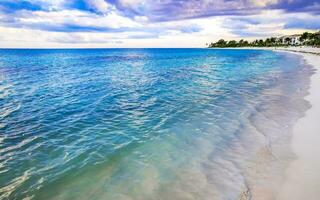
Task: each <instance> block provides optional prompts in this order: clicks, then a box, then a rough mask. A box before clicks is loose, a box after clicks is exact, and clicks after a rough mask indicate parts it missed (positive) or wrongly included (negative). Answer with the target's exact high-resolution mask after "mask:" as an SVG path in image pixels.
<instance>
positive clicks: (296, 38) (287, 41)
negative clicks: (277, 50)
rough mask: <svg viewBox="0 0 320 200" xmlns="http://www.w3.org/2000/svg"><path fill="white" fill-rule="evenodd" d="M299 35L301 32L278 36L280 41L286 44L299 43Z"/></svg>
mask: <svg viewBox="0 0 320 200" xmlns="http://www.w3.org/2000/svg"><path fill="white" fill-rule="evenodd" d="M300 36H301V34H295V35H286V36H282V37H280V38H279V40H280V42H281V43H282V44H288V45H300V44H301V42H300V40H299V39H300ZM287 38H289V39H287Z"/></svg>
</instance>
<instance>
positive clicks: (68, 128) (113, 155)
mask: <svg viewBox="0 0 320 200" xmlns="http://www.w3.org/2000/svg"><path fill="white" fill-rule="evenodd" d="M0 51H1V52H2V53H1V54H0V55H1V56H0V60H1V62H2V63H4V64H3V65H1V66H0V71H1V72H2V74H3V75H2V76H1V79H0V80H1V85H0V95H1V96H0V102H1V105H0V106H1V111H0V119H1V121H0V130H1V133H0V163H1V164H0V176H1V179H0V198H4V199H6V198H7V199H24V198H27V199H28V198H29V199H89V198H95V199H132V200H134V199H139V200H141V199H212V198H214V199H240V198H247V197H254V196H255V195H256V191H257V190H259V191H264V190H268V191H272V192H275V191H276V188H273V187H272V186H273V185H277V184H275V183H278V182H280V181H281V180H280V178H276V177H281V176H280V172H281V169H283V168H284V166H285V165H286V161H288V160H290V159H291V158H292V153H291V152H290V148H289V145H288V141H289V139H290V127H291V126H292V124H293V123H294V122H295V120H297V119H298V118H299V117H301V116H302V115H303V113H304V111H305V110H306V109H307V108H308V106H309V105H308V103H307V102H306V101H304V100H303V99H302V97H303V96H304V95H306V94H305V91H306V88H307V87H308V80H309V79H308V77H309V76H310V75H311V73H312V71H311V70H310V68H308V67H306V66H304V64H303V63H301V61H300V58H298V57H294V56H290V55H288V54H283V53H275V52H271V51H259V50H251V51H248V50H243V51H235V50H206V49H172V50H170V49H105V50H50V53H48V52H47V51H45V52H42V51H41V50H14V51H13V52H12V51H11V52H10V53H6V51H5V50H0ZM24 51H28V53H27V54H24V53H25V52H24ZM18 57H19V59H18V60H17V58H18ZM12 60H15V62H11V61H12ZM4 66H5V67H4ZM2 83H3V84H2ZM4 83H5V84H4ZM7 83H12V84H11V85H10V84H7ZM275 160H283V162H279V163H278V162H274V161H275ZM265 166H270V169H266V167H265ZM266 177H269V178H266ZM268 181H270V182H274V183H273V184H266V183H267V182H268ZM266 185H271V186H270V187H269V186H268V187H266ZM72 191H78V192H77V193H75V192H72Z"/></svg>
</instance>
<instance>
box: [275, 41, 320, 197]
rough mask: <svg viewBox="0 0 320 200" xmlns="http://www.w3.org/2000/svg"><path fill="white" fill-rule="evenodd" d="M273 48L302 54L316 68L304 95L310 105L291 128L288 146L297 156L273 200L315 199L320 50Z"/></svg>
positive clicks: (319, 181) (319, 150)
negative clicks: (307, 90) (289, 144)
mask: <svg viewBox="0 0 320 200" xmlns="http://www.w3.org/2000/svg"><path fill="white" fill-rule="evenodd" d="M310 50H312V51H310ZM276 51H286V52H290V53H294V54H298V55H302V56H303V58H304V60H305V61H306V63H307V64H309V65H311V66H312V67H313V68H314V69H315V70H316V71H315V74H313V75H312V76H311V83H310V88H309V94H308V95H307V96H306V97H305V100H307V101H308V102H309V103H310V104H311V108H310V109H309V110H307V111H306V113H305V116H304V117H303V118H300V119H299V120H298V121H297V123H296V124H295V125H294V127H293V132H292V140H291V147H292V151H293V152H294V153H295V154H296V156H297V158H296V159H295V160H293V161H292V162H291V163H290V164H289V167H288V168H287V169H286V171H285V181H284V184H283V185H282V186H281V187H280V190H279V194H278V197H277V199H279V200H289V199H290V200H301V199H308V200H316V199H319V196H320V190H319V188H320V173H319V169H320V159H317V156H318V155H320V145H319V144H320V135H319V130H320V123H319V119H320V90H319V86H320V49H319V48H303V47H302V48H299V47H292V48H285V49H280V48H278V49H276Z"/></svg>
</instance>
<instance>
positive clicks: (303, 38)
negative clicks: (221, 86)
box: [207, 32, 320, 48]
mask: <svg viewBox="0 0 320 200" xmlns="http://www.w3.org/2000/svg"><path fill="white" fill-rule="evenodd" d="M291 44H292V38H290V37H282V38H276V37H271V38H266V39H265V40H263V39H258V40H254V41H252V42H248V41H247V40H243V39H241V40H239V41H236V40H230V41H227V40H224V39H220V40H219V41H217V42H215V43H211V44H209V45H208V44H207V46H209V48H224V47H278V46H289V45H291ZM294 45H308V46H318V47H320V32H316V33H309V32H305V33H303V34H301V35H300V37H299V44H294Z"/></svg>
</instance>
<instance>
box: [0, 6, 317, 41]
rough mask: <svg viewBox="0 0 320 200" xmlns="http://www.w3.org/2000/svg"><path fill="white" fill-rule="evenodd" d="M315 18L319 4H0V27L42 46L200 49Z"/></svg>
mask: <svg viewBox="0 0 320 200" xmlns="http://www.w3.org/2000/svg"><path fill="white" fill-rule="evenodd" d="M319 15H320V3H319V0H1V1H0V28H6V30H9V29H10V30H11V31H12V30H16V31H17V30H24V32H26V33H28V34H27V36H28V37H29V36H30V37H29V41H34V39H33V38H32V37H34V35H36V34H39V33H41V34H43V37H41V38H39V40H41V41H42V42H43V43H46V44H48V45H49V44H51V43H54V44H57V43H61V44H70V45H71V44H74V45H75V44H76V43H78V44H86V45H87V44H88V45H89V43H92V44H95V45H96V44H98V43H102V44H103V43H105V44H110V45H111V44H116V43H112V42H109V41H126V42H124V43H121V44H128V45H133V44H137V43H135V42H134V41H135V40H137V41H139V42H140V43H142V42H147V41H148V40H152V39H153V40H156V41H158V43H157V44H161V45H162V43H161V42H160V41H166V42H170V43H169V44H170V45H171V44H172V45H173V43H174V44H176V45H179V44H181V45H182V44H183V45H184V44H198V45H200V44H203V45H204V44H205V40H207V42H210V41H212V40H214V39H216V38H222V37H223V38H226V39H231V38H232V39H235V38H239V37H248V38H250V37H267V36H270V35H281V34H287V33H291V32H295V31H304V30H315V29H319V23H318V21H320V19H319ZM17 32H19V31H17ZM12 33H15V31H12ZM29 33H30V34H29ZM31 33H33V36H32V34H31ZM7 34H8V33H6V32H5V31H4V29H3V32H0V37H2V38H3V40H2V43H1V44H0V45H2V44H4V40H5V39H7V42H6V43H5V44H9V41H11V42H12V43H14V42H15V41H17V40H18V39H19V38H20V37H19V36H18V35H17V34H16V35H15V37H17V39H16V40H14V39H13V36H10V37H9V36H7ZM49 36H50V37H49ZM196 37H197V38H198V39H196ZM24 40H27V39H24ZM173 41H176V42H173ZM148 42H150V41H148ZM119 44H120V43H119ZM151 44H156V42H155V43H153V42H152V43H151ZM146 45H147V44H146Z"/></svg>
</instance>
